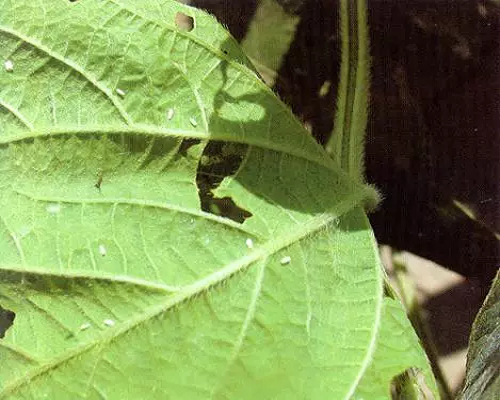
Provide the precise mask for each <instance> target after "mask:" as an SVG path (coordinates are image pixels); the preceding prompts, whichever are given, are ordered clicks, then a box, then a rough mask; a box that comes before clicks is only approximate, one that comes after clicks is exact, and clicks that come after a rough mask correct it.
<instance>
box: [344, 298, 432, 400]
mask: <svg viewBox="0 0 500 400" xmlns="http://www.w3.org/2000/svg"><path fill="white" fill-rule="evenodd" d="M410 368H417V369H418V370H419V371H420V372H421V373H422V375H423V377H424V378H425V382H424V384H425V386H427V388H428V389H429V390H431V392H432V393H433V394H434V396H436V397H435V398H439V394H438V389H437V386H436V382H435V380H434V376H433V374H432V370H431V368H430V365H429V361H428V359H427V356H426V355H425V352H424V350H423V349H422V347H421V345H420V342H419V339H418V337H417V335H416V333H415V331H414V330H413V328H412V326H411V324H410V321H409V320H408V318H407V316H406V313H405V311H404V309H403V307H402V305H401V303H400V302H399V301H398V300H394V299H391V298H389V297H385V298H384V305H383V311H382V322H381V328H380V332H379V337H378V341H377V349H376V350H375V353H374V355H373V361H372V364H371V365H370V367H369V368H368V370H367V372H366V374H365V375H364V376H363V379H362V380H361V383H360V385H359V387H358V388H357V390H356V393H355V396H354V397H353V399H370V400H382V399H391V395H390V389H391V385H390V383H391V380H392V379H393V378H395V377H396V376H398V375H400V374H402V373H403V372H405V371H406V370H408V369H410ZM422 398H432V397H425V396H424V397H422Z"/></svg>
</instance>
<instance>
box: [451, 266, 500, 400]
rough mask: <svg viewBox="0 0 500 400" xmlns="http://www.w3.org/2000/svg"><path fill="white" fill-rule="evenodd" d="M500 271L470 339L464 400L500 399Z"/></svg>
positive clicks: (476, 320) (477, 318) (462, 397)
mask: <svg viewBox="0 0 500 400" xmlns="http://www.w3.org/2000/svg"><path fill="white" fill-rule="evenodd" d="M499 321H500V271H499V272H497V276H496V278H495V280H494V281H493V284H492V286H491V289H490V292H489V293H488V296H487V297H486V300H485V302H484V304H483V306H482V307H481V310H480V311H479V313H478V315H477V317H476V319H475V321H474V324H473V325H472V333H471V336H470V338H469V351H468V353H467V372H466V377H465V386H464V389H463V392H462V394H461V397H460V398H461V399H462V400H469V399H470V400H473V399H484V400H494V399H498V398H499V397H500V323H499Z"/></svg>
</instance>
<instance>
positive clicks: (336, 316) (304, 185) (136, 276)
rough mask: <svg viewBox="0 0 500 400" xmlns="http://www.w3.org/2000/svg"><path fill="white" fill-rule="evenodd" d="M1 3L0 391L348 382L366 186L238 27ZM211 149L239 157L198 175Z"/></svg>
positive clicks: (232, 394)
mask: <svg viewBox="0 0 500 400" xmlns="http://www.w3.org/2000/svg"><path fill="white" fill-rule="evenodd" d="M0 9H1V10H2V12H1V14H0V60H1V61H2V63H3V66H5V68H1V69H0V169H1V173H0V305H1V306H2V307H3V308H5V309H8V310H12V312H14V313H15V315H16V318H15V321H14V323H13V325H12V326H11V327H10V328H9V329H8V330H7V331H6V333H5V338H4V339H1V341H0V360H1V363H0V398H9V399H11V398H12V399H13V398H51V399H64V398H71V399H78V398H96V399H97V398H107V399H124V398H127V399H136V398H137V399H144V398H165V399H166V398H182V399H197V398H199V399H206V398H218V399H224V398H228V399H229V398H230V399H235V398H239V399H246V398H248V399H255V398H276V399H290V398H336V399H337V398H345V397H349V396H350V395H351V394H352V393H353V392H354V391H355V389H356V386H357V384H358V382H359V381H360V379H361V377H362V376H363V374H364V371H365V370H366V368H367V367H368V365H369V363H370V360H371V355H372V354H373V352H374V348H375V342H376V336H377V333H378V327H379V321H380V313H381V305H382V289H381V277H380V272H379V269H378V266H377V261H376V257H377V256H376V250H375V247H374V240H373V237H372V235H371V231H370V229H369V225H368V223H367V220H366V217H365V216H364V213H363V211H362V209H361V208H359V207H358V206H357V204H358V203H359V202H360V201H361V200H362V199H363V198H364V197H365V195H366V190H365V189H364V188H363V187H362V186H360V185H358V184H356V183H352V182H351V181H350V180H349V179H348V178H347V177H346V175H345V174H344V173H343V172H341V171H340V170H339V169H338V167H336V166H335V165H334V163H333V162H332V161H331V160H330V158H329V157H328V156H327V155H326V154H325V153H324V151H323V150H322V149H321V147H320V146H318V145H317V144H316V143H315V142H314V140H313V139H312V138H311V137H309V136H308V135H307V133H306V132H305V130H304V129H303V127H302V126H301V125H300V123H299V122H298V121H297V120H296V119H295V118H294V117H293V115H292V114H291V113H290V111H289V110H288V109H287V108H286V107H285V106H284V105H283V104H282V103H281V102H280V101H279V100H277V99H276V97H275V96H274V95H273V93H272V92H271V91H270V90H269V89H268V88H267V87H266V86H265V84H264V83H263V82H261V81H260V80H259V79H258V77H257V76H256V74H255V72H254V70H253V68H252V67H251V66H250V64H249V63H248V62H247V59H246V57H245V56H244V55H243V53H241V52H240V50H239V48H238V46H237V44H236V43H235V42H234V40H233V39H232V38H231V37H230V36H229V35H228V34H227V33H226V32H225V31H224V30H223V29H222V28H220V27H219V25H217V24H216V23H215V21H213V19H212V18H211V17H209V16H207V15H206V14H203V13H201V12H199V11H196V10H194V9H191V8H188V7H185V6H182V5H180V4H177V3H175V2H170V1H144V2H138V1H132V0H130V1H127V0H121V1H118V0H113V1H91V0H87V1H77V2H69V1H64V0H53V1H51V2H50V6H49V4H48V2H43V3H33V2H30V1H24V0H23V1H9V0H1V1H0ZM178 12H182V13H183V14H184V15H185V16H190V17H192V18H193V21H194V25H193V29H192V30H191V31H189V30H186V29H182V28H181V27H178V26H177V25H176V18H177V16H178V15H177V13H178ZM7 61H9V63H7ZM7 66H8V67H9V68H7ZM218 144H220V145H221V147H220V149H221V150H220V152H219V153H217V154H213V153H210V152H207V149H208V148H209V146H210V145H212V147H216V146H215V145H218ZM235 153H237V155H238V157H233V158H231V157H232V155H234V154H235ZM215 159H217V160H218V161H217V162H218V163H222V164H224V163H227V164H236V165H232V169H231V172H224V173H223V172H220V173H219V176H217V177H216V178H218V181H216V183H213V182H212V184H213V186H212V187H210V190H209V191H210V193H205V192H203V190H202V188H201V183H200V182H202V178H203V176H202V175H203V174H205V175H206V168H203V166H204V165H207V164H208V165H210V163H213V162H215V161H214V160H215ZM235 160H236V161H235ZM203 171H205V172H203ZM211 196H212V197H211ZM207 198H209V199H213V198H219V199H223V198H226V199H230V200H231V202H233V203H232V204H233V206H232V207H233V209H234V208H238V209H241V210H244V212H243V211H241V213H242V214H244V215H245V218H243V222H242V221H241V220H237V218H230V217H231V212H229V211H227V210H226V211H224V210H222V211H221V210H218V211H217V210H216V208H217V207H215V206H214V207H215V208H210V207H208V208H207V207H204V206H203V204H205V203H204V202H206V201H207Z"/></svg>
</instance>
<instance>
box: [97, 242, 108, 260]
mask: <svg viewBox="0 0 500 400" xmlns="http://www.w3.org/2000/svg"><path fill="white" fill-rule="evenodd" d="M99 254H100V255H101V256H103V257H104V256H105V255H106V254H107V251H106V247H104V245H103V244H100V245H99Z"/></svg>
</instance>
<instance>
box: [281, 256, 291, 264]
mask: <svg viewBox="0 0 500 400" xmlns="http://www.w3.org/2000/svg"><path fill="white" fill-rule="evenodd" d="M291 261H292V258H291V257H290V256H285V257H283V258H282V259H281V260H280V264H281V265H287V264H290V262H291Z"/></svg>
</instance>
